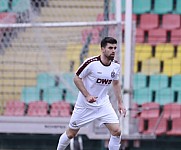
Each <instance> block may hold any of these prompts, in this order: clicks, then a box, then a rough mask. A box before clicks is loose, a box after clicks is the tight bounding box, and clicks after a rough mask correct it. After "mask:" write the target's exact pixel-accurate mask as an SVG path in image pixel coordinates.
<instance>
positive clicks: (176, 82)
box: [171, 74, 181, 91]
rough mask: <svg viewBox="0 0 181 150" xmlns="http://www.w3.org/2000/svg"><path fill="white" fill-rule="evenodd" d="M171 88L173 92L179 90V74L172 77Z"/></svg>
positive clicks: (180, 86) (180, 79)
mask: <svg viewBox="0 0 181 150" xmlns="http://www.w3.org/2000/svg"><path fill="white" fill-rule="evenodd" d="M171 87H172V89H173V90H176V91H179V90H181V74H179V75H174V76H172V83H171Z"/></svg>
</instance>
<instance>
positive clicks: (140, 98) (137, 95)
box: [133, 88, 152, 104]
mask: <svg viewBox="0 0 181 150" xmlns="http://www.w3.org/2000/svg"><path fill="white" fill-rule="evenodd" d="M133 100H134V102H136V103H137V104H143V103H146V102H152V91H151V90H150V89H149V88H141V89H135V90H134V94H133Z"/></svg>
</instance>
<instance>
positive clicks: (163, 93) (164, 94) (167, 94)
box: [155, 88, 174, 105]
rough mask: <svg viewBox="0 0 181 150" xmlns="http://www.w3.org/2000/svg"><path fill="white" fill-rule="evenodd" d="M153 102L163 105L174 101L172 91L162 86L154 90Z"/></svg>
mask: <svg viewBox="0 0 181 150" xmlns="http://www.w3.org/2000/svg"><path fill="white" fill-rule="evenodd" d="M155 102H156V103H159V104H160V105H165V104H168V103H173V102H174V91H173V90H172V89H171V88H163V89H159V90H157V91H156V96H155Z"/></svg>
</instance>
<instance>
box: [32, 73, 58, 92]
mask: <svg viewBox="0 0 181 150" xmlns="http://www.w3.org/2000/svg"><path fill="white" fill-rule="evenodd" d="M36 80H37V87H38V88H40V89H45V88H47V87H54V86H55V84H56V78H55V76H54V75H51V74H48V73H40V74H38V75H37V79H36Z"/></svg>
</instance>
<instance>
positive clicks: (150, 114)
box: [140, 102, 160, 119]
mask: <svg viewBox="0 0 181 150" xmlns="http://www.w3.org/2000/svg"><path fill="white" fill-rule="evenodd" d="M159 114H160V105H159V104H158V103H154V102H150V103H144V104H142V112H141V115H140V117H141V118H144V119H148V118H157V117H159Z"/></svg>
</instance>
